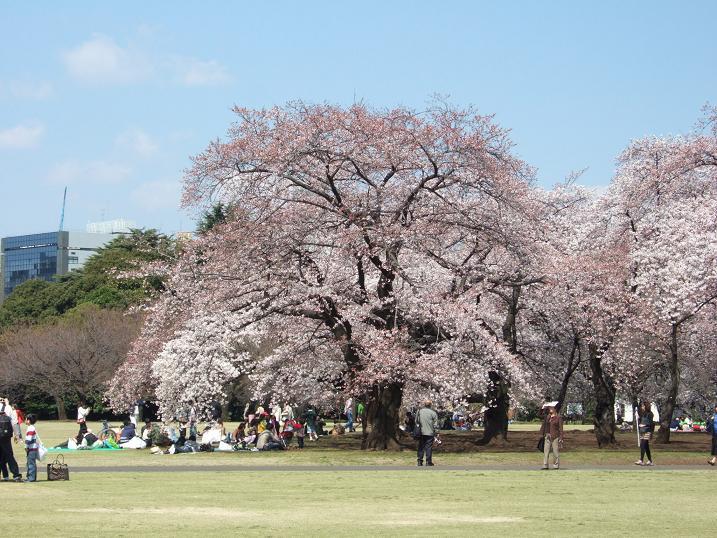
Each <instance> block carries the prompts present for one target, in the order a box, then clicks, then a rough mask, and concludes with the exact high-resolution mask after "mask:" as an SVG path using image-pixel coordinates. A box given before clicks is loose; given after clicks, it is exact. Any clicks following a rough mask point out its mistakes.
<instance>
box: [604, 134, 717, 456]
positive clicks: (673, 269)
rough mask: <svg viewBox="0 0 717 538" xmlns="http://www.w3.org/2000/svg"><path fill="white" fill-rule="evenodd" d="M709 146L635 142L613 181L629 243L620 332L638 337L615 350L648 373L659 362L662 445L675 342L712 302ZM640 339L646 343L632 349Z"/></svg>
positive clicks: (672, 394) (697, 140)
mask: <svg viewBox="0 0 717 538" xmlns="http://www.w3.org/2000/svg"><path fill="white" fill-rule="evenodd" d="M716 147H717V144H715V137H713V136H709V135H705V134H693V135H690V136H686V137H666V138H647V139H641V140H637V141H635V142H633V143H632V144H631V145H630V146H629V147H628V149H627V150H626V151H625V152H624V153H623V155H622V156H621V159H620V170H619V171H618V175H617V177H616V179H615V183H614V204H615V207H616V208H618V212H619V213H620V214H622V215H623V216H624V217H623V221H624V223H623V227H624V229H625V232H626V234H627V235H629V236H631V237H632V241H631V242H630V243H629V245H630V257H631V260H632V271H633V274H632V276H631V279H630V280H631V285H632V289H633V290H634V292H635V293H634V295H635V297H636V302H635V304H634V312H633V315H632V316H631V318H630V322H629V326H628V327H627V328H628V329H629V331H632V332H633V333H637V334H638V336H637V337H636V336H634V335H632V336H630V335H627V336H626V337H625V339H624V340H625V343H624V344H623V345H622V346H621V347H622V349H619V350H616V351H619V354H620V355H621V356H622V358H623V362H631V363H633V364H640V363H641V362H642V363H645V362H647V363H648V365H649V363H650V362H652V363H653V368H659V360H660V358H661V356H662V358H664V361H665V364H666V365H667V369H668V379H669V381H668V382H667V384H666V385H667V386H666V393H665V394H664V397H662V398H660V400H661V402H660V403H661V404H662V405H661V409H660V431H659V432H658V439H659V440H660V441H661V442H667V441H669V423H670V421H671V419H672V414H673V410H674V408H675V405H676V402H677V397H678V394H679V388H680V378H681V374H680V368H681V366H682V364H683V362H684V361H683V358H681V356H682V353H681V336H682V334H683V333H685V331H686V330H688V329H687V328H686V325H687V324H688V323H692V322H693V321H694V320H695V319H696V318H698V317H699V316H701V315H703V314H705V313H706V312H707V310H704V309H705V307H706V306H708V305H710V304H712V303H714V302H715V301H716V300H717V166H715V164H717V161H715V159H714V156H715V154H717V153H715V148H716ZM639 335H643V336H642V337H640V336H639ZM640 338H642V339H643V340H645V339H647V340H649V342H650V343H649V344H648V345H645V346H637V345H635V344H636V342H637V341H638V340H639V339H640ZM640 351H643V354H642V356H641V355H640V353H639V352H640ZM628 357H629V359H628Z"/></svg>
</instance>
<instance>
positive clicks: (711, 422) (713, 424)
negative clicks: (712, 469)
mask: <svg viewBox="0 0 717 538" xmlns="http://www.w3.org/2000/svg"><path fill="white" fill-rule="evenodd" d="M707 431H708V432H712V459H711V460H707V463H709V464H710V465H714V464H715V462H717V404H715V412H714V414H713V415H712V416H711V417H709V418H708V419H707Z"/></svg>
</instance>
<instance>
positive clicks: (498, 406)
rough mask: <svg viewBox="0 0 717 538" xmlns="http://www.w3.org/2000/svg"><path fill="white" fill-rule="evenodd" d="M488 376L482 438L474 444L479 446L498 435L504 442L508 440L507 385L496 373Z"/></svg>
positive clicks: (490, 373) (508, 403)
mask: <svg viewBox="0 0 717 538" xmlns="http://www.w3.org/2000/svg"><path fill="white" fill-rule="evenodd" d="M489 376H490V387H489V388H488V392H487V394H486V396H487V397H486V402H485V405H486V407H488V409H487V410H486V412H485V416H484V419H483V438H482V439H479V440H478V441H476V444H477V445H481V446H482V445H487V444H488V443H490V442H491V441H492V440H493V439H495V438H496V437H498V436H499V435H500V436H501V437H502V438H503V440H504V441H507V440H508V407H509V405H510V397H509V395H508V385H507V384H506V382H505V381H504V380H503V378H502V377H501V376H500V374H499V373H498V372H489Z"/></svg>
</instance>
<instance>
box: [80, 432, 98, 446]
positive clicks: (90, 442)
mask: <svg viewBox="0 0 717 538" xmlns="http://www.w3.org/2000/svg"><path fill="white" fill-rule="evenodd" d="M98 441H99V437H97V436H96V435H95V434H94V433H92V430H90V429H89V428H88V429H87V433H86V434H85V435H84V436H83V437H82V441H80V447H82V448H95V443H97V442H98ZM98 446H99V445H98Z"/></svg>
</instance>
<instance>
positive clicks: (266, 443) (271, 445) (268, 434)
mask: <svg viewBox="0 0 717 538" xmlns="http://www.w3.org/2000/svg"><path fill="white" fill-rule="evenodd" d="M256 448H258V449H259V450H283V448H284V445H283V444H282V443H281V440H280V439H279V437H278V436H277V435H276V434H275V433H274V432H272V431H270V430H264V431H263V432H261V433H260V434H259V437H257V440H256Z"/></svg>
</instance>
